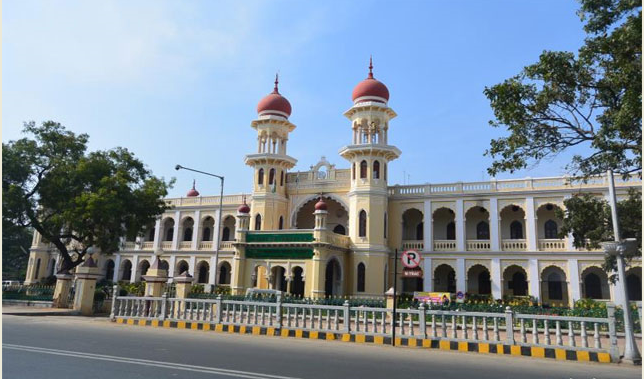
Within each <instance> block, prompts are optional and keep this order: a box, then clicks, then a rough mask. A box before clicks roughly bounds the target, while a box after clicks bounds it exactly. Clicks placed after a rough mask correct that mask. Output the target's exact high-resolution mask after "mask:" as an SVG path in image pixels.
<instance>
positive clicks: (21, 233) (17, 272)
mask: <svg viewBox="0 0 644 379" xmlns="http://www.w3.org/2000/svg"><path fill="white" fill-rule="evenodd" d="M32 236H33V232H32V231H31V230H30V229H28V228H23V227H18V226H16V225H13V224H12V223H11V222H9V221H8V220H4V219H3V220H2V278H4V279H12V280H14V279H15V280H21V279H24V278H25V274H26V272H27V261H28V260H29V246H30V245H31V238H32Z"/></svg>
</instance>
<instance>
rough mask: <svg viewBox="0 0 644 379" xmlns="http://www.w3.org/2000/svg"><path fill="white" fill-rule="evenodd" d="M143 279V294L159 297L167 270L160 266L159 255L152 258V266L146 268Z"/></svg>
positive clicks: (165, 279)
mask: <svg viewBox="0 0 644 379" xmlns="http://www.w3.org/2000/svg"><path fill="white" fill-rule="evenodd" d="M143 279H145V296H151V297H160V296H161V293H162V291H163V285H164V284H165V283H166V282H167V281H168V271H166V270H164V269H162V268H161V260H160V259H159V257H158V256H157V257H155V258H154V262H152V266H150V268H149V269H148V272H147V274H146V275H143Z"/></svg>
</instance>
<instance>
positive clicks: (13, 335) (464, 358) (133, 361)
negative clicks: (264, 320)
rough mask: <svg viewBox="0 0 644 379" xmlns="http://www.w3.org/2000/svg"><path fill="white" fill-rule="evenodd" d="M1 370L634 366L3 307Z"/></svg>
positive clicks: (245, 373)
mask: <svg viewBox="0 0 644 379" xmlns="http://www.w3.org/2000/svg"><path fill="white" fill-rule="evenodd" d="M2 319H3V320H2V321H3V322H2V344H3V349H2V375H3V377H4V378H31V379H38V378H44V379H57V378H66V379H73V378H83V379H85V378H96V379H103V378H105V379H108V378H109V379H114V378H154V379H164V378H187V377H189V378H191V379H201V378H234V377H237V378H240V377H241V378H265V379H266V378H270V379H282V378H349V377H358V378H388V379H391V378H441V379H447V378H495V379H496V378H512V379H516V378H521V379H530V378H549V379H550V378H565V379H569V378H574V379H578V378H596V379H600V378H611V379H619V378H640V377H641V375H642V370H641V367H632V366H625V365H613V364H598V363H577V362H557V361H554V360H545V359H535V358H528V357H509V356H488V355H484V354H473V353H469V354H468V353H459V352H449V351H437V350H431V351H429V350H420V349H410V348H392V347H390V346H377V345H357V344H353V343H346V342H345V343H343V342H332V341H316V340H303V339H293V338H289V339H284V338H279V337H265V336H252V335H229V334H224V333H216V332H205V331H192V330H177V329H163V328H152V327H140V326H128V325H119V324H114V323H111V322H109V321H108V320H107V319H105V318H83V317H75V316H37V317H36V316H9V315H3V317H2Z"/></svg>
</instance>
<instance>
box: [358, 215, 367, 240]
mask: <svg viewBox="0 0 644 379" xmlns="http://www.w3.org/2000/svg"><path fill="white" fill-rule="evenodd" d="M358 218H359V220H358V223H359V225H358V237H366V236H367V212H365V211H364V210H361V211H360V216H359V217H358Z"/></svg>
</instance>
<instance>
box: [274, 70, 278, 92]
mask: <svg viewBox="0 0 644 379" xmlns="http://www.w3.org/2000/svg"><path fill="white" fill-rule="evenodd" d="M279 82H280V81H279V77H278V74H277V72H276V73H275V88H273V93H279V91H278V90H277V85H278V84H279Z"/></svg>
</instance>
